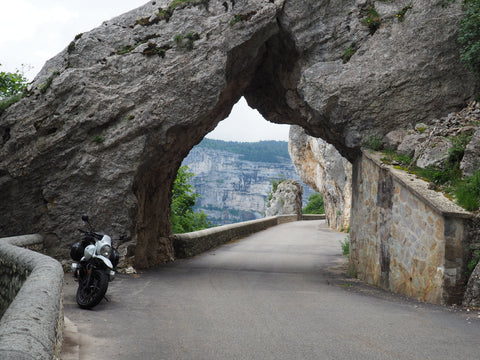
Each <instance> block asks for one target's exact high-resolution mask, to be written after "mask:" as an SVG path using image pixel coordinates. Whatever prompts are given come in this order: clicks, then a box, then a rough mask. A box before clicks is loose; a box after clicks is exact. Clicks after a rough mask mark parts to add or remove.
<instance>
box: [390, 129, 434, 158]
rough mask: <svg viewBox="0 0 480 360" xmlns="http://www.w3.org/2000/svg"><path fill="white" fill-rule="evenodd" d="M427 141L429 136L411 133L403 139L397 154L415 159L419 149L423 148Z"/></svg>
mask: <svg viewBox="0 0 480 360" xmlns="http://www.w3.org/2000/svg"><path fill="white" fill-rule="evenodd" d="M427 140H428V135H427V134H425V133H419V132H414V131H410V132H409V133H408V135H407V136H405V137H404V138H403V141H402V142H401V143H400V145H398V148H397V152H398V153H399V154H401V155H405V156H410V157H411V158H413V157H414V156H415V152H416V151H417V149H419V148H420V147H422V146H423V145H424V144H425V141H427Z"/></svg>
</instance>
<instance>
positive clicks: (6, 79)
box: [0, 64, 28, 114]
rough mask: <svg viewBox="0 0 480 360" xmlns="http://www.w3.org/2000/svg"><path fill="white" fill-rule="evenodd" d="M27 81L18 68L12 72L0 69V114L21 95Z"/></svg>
mask: <svg viewBox="0 0 480 360" xmlns="http://www.w3.org/2000/svg"><path fill="white" fill-rule="evenodd" d="M0 66H1V64H0ZM27 83H28V79H27V78H26V77H25V76H24V75H23V72H22V71H20V70H17V71H15V72H13V73H11V72H5V71H0V114H1V113H2V112H3V111H4V110H5V109H6V108H8V107H9V106H10V105H12V104H13V103H15V102H17V101H18V100H20V99H21V98H22V97H23V94H24V92H25V90H26V88H27Z"/></svg>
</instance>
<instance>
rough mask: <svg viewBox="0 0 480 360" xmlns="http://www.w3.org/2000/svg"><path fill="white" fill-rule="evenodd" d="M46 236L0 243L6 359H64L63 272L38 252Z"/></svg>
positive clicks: (0, 325)
mask: <svg viewBox="0 0 480 360" xmlns="http://www.w3.org/2000/svg"><path fill="white" fill-rule="evenodd" d="M42 243H43V239H42V237H41V236H40V235H24V236H16V237H11V238H3V239H0V302H1V304H0V306H1V311H2V313H3V315H2V318H1V320H0V359H5V360H7V359H12V360H13V359H15V360H27V359H29V360H34V359H35V360H38V359H42V360H43V359H49V360H50V359H59V358H60V351H61V343H62V332H63V294H62V292H63V269H62V266H61V265H60V263H59V262H58V261H56V260H54V259H52V258H50V257H48V256H46V255H43V254H40V253H37V252H34V251H31V250H28V249H25V248H36V249H38V248H39V247H40V246H41V245H42Z"/></svg>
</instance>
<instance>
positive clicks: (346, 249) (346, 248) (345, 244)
mask: <svg viewBox="0 0 480 360" xmlns="http://www.w3.org/2000/svg"><path fill="white" fill-rule="evenodd" d="M340 246H341V247H342V255H345V256H346V257H348V256H350V235H347V236H346V237H345V240H343V241H342V240H340Z"/></svg>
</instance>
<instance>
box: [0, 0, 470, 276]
mask: <svg viewBox="0 0 480 360" xmlns="http://www.w3.org/2000/svg"><path fill="white" fill-rule="evenodd" d="M402 4H403V2H402V1H392V2H389V3H383V2H373V1H366V0H365V1H355V2H354V1H347V0H343V1H337V2H335V4H332V3H331V2H330V1H327V0H325V1H318V0H307V1H301V2H299V1H293V0H291V1H289V0H243V1H240V0H236V1H233V0H232V1H225V2H222V1H217V0H184V1H180V2H179V1H176V2H168V1H150V2H148V3H147V4H145V5H144V6H142V7H140V8H138V9H135V10H132V11H131V12H129V13H126V14H124V15H122V16H120V17H117V18H115V19H112V20H110V21H106V22H105V23H104V24H102V25H101V26H100V27H99V28H96V29H94V30H92V31H90V32H88V33H85V34H79V35H78V36H76V37H75V39H73V41H72V42H71V43H70V44H69V46H68V47H67V48H66V49H65V50H64V51H62V52H61V53H60V54H58V55H57V56H56V57H54V58H53V59H51V60H50V61H48V62H47V63H46V65H45V66H44V68H43V69H42V71H41V72H40V73H39V75H38V76H37V77H36V79H35V80H34V82H33V83H32V85H31V87H30V89H29V94H28V97H25V98H24V99H22V100H21V101H19V102H18V103H16V104H15V105H13V106H11V107H10V108H8V109H7V110H6V111H5V112H4V113H3V114H1V115H0V135H2V136H1V140H0V143H1V145H2V147H1V150H0V189H1V191H0V202H1V204H2V206H1V210H0V211H1V220H0V221H1V223H0V235H14V234H21V233H29V232H40V233H42V234H43V235H44V236H45V238H46V239H47V245H48V247H49V249H50V251H51V253H52V254H53V255H57V256H64V255H65V254H66V252H67V249H68V247H69V245H70V244H71V243H72V242H74V241H75V240H76V238H77V234H76V233H75V229H76V228H78V227H79V226H80V225H81V224H80V222H79V218H80V215H81V214H82V213H83V212H88V213H89V214H90V215H91V218H92V219H93V222H94V224H95V225H96V227H97V228H98V229H99V230H104V231H108V232H109V233H112V232H113V233H114V234H120V233H127V235H128V236H127V239H128V240H129V241H131V242H132V244H130V245H129V246H128V247H127V243H126V244H123V245H122V246H123V248H124V250H125V251H127V250H128V254H127V255H134V257H135V265H136V266H138V267H148V266H152V265H155V264H157V263H160V262H164V261H168V260H170V259H172V258H173V256H174V254H173V250H172V246H171V243H170V240H169V235H170V225H169V213H170V210H169V204H170V193H171V186H172V183H173V180H174V178H175V175H176V172H177V170H178V167H179V166H180V163H181V161H182V159H183V158H184V157H185V156H186V155H187V154H188V152H189V150H190V149H191V148H192V147H193V146H194V145H195V144H197V143H198V142H200V141H201V139H202V138H203V137H204V136H205V135H206V134H207V133H208V132H209V131H211V130H212V129H213V128H214V127H215V126H216V125H217V124H218V122H219V121H221V120H223V119H224V118H225V117H226V116H227V115H228V113H229V112H230V110H231V108H232V106H233V104H234V103H236V102H237V101H238V99H239V98H240V97H241V96H245V98H246V99H247V101H248V103H249V105H250V106H251V107H253V108H256V109H258V110H259V111H260V113H261V114H262V115H263V116H264V117H265V118H266V119H267V120H269V121H272V122H277V123H287V124H297V125H300V126H302V127H303V128H304V129H306V131H307V132H308V133H309V134H311V135H313V136H316V137H322V138H323V139H325V140H326V141H328V142H330V143H331V144H333V145H335V147H336V148H337V149H338V150H339V151H340V152H341V153H342V155H344V156H345V157H347V158H348V159H350V160H353V159H355V157H356V156H357V154H358V149H359V147H360V145H361V143H362V139H364V138H366V137H368V136H371V135H380V136H381V135H382V134H385V133H386V132H388V131H390V130H393V129H395V128H400V127H404V126H406V125H408V124H412V123H416V122H418V121H424V122H429V121H431V120H432V119H433V118H434V117H436V116H440V115H441V114H445V113H447V112H449V111H453V110H456V109H458V108H459V107H461V106H462V105H463V104H464V102H465V101H466V100H467V99H468V98H470V97H471V96H472V94H473V92H474V85H473V84H474V83H473V79H472V78H471V77H470V76H469V74H468V73H467V72H466V71H465V70H464V69H463V67H462V65H461V64H460V63H459V61H458V56H457V51H458V49H457V44H456V41H455V38H456V35H455V34H456V30H455V29H456V24H457V23H458V21H459V19H460V16H461V11H460V8H461V5H460V4H452V5H450V6H448V7H447V8H443V7H440V6H438V5H436V4H431V3H430V2H424V1H413V2H412V4H413V5H412V9H411V10H409V12H408V14H407V15H406V16H405V20H404V21H403V22H402V23H400V22H398V21H396V19H395V13H396V12H398V9H399V8H400V9H401V7H402V6H403V5H402ZM371 5H375V6H376V7H377V9H378V11H379V13H380V14H381V16H382V25H381V26H380V28H379V29H378V30H377V31H376V32H375V34H373V35H371V31H370V30H369V29H368V28H367V27H366V26H365V25H364V24H363V23H362V20H363V19H364V18H365V16H366V15H365V14H366V11H367V9H368V7H369V6H371ZM439 19H441V20H439ZM352 43H355V47H356V48H357V50H356V53H355V55H354V56H353V57H352V58H351V59H350V60H349V61H348V62H346V63H343V62H342V61H341V58H342V54H343V52H344V50H345V49H346V48H347V47H348V46H349V45H351V44H352ZM252 131H254V129H252Z"/></svg>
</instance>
